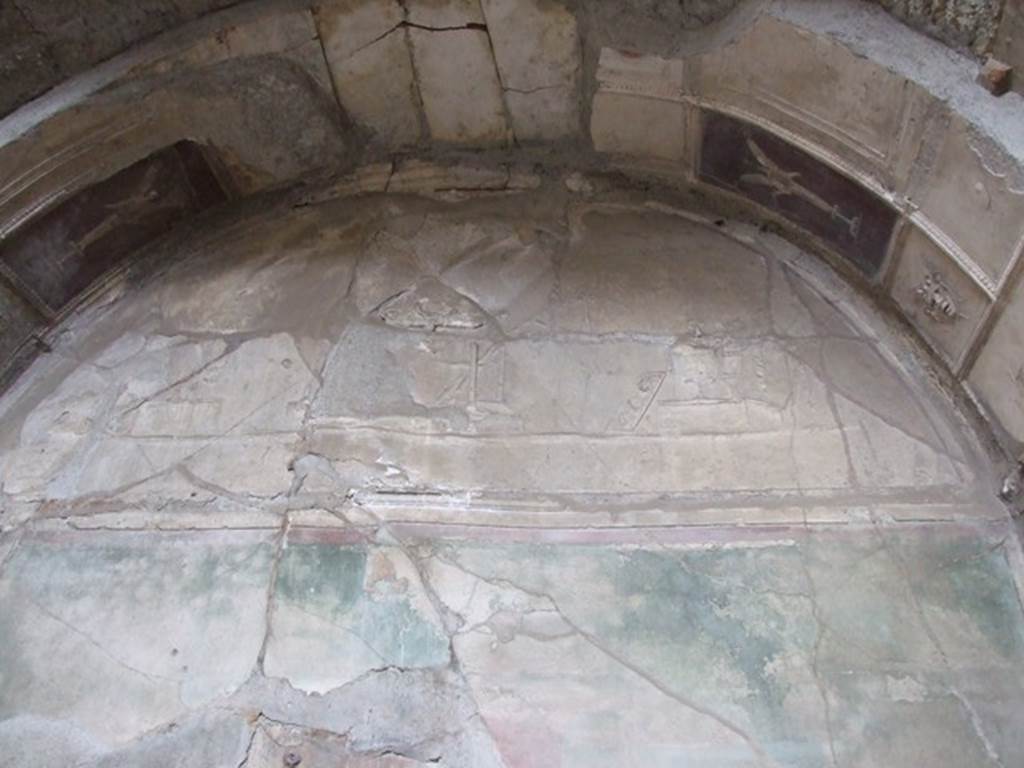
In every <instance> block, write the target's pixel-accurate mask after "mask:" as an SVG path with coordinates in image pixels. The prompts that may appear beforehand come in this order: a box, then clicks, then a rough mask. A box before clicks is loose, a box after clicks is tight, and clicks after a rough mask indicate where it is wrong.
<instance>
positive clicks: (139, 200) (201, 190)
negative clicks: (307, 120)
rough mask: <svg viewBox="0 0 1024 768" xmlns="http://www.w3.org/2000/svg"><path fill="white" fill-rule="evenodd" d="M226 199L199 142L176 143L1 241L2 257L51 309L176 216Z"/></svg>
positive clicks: (152, 235)
mask: <svg viewBox="0 0 1024 768" xmlns="http://www.w3.org/2000/svg"><path fill="white" fill-rule="evenodd" d="M224 198H225V194H224V192H223V190H222V189H221V188H220V187H219V186H218V184H217V182H216V179H215V177H214V175H213V173H212V171H211V169H210V167H209V164H208V163H207V162H206V159H205V158H204V156H203V154H202V151H201V150H200V148H199V147H198V146H196V145H195V144H192V143H191V142H180V143H178V144H176V145H174V146H171V147H167V148H166V149H163V150H160V151H159V152H156V153H154V154H152V155H150V156H149V157H147V158H145V159H144V160H140V161H139V162H137V163H135V164H134V165H131V166H129V167H127V168H125V169H124V170H122V171H119V172H118V173H116V174H115V175H113V176H111V177H110V178H108V179H106V180H104V181H101V182H99V183H97V184H94V185H93V186H91V187H88V188H87V189H84V190H82V191H81V192H79V193H77V194H76V195H74V196H73V197H71V198H69V199H68V200H65V201H64V202H62V203H61V204H60V205H58V206H57V207H56V208H54V209H53V210H51V211H49V212H47V213H46V214H44V215H43V216H40V217H39V218H36V219H34V220H32V221H31V222H29V223H28V224H27V225H26V226H25V227H22V228H21V229H19V230H18V231H17V232H15V233H14V234H12V235H11V236H10V237H9V238H8V239H7V240H5V241H4V242H3V243H0V260H2V261H3V263H4V265H6V267H7V268H8V271H9V272H10V273H12V274H13V277H14V278H15V279H16V281H17V282H19V283H20V284H21V285H22V286H24V287H25V288H28V289H29V290H30V291H31V292H32V293H34V294H35V296H36V298H38V299H40V300H41V301H42V302H43V303H45V304H46V306H47V307H49V308H50V309H51V310H54V311H56V310H59V309H60V308H62V307H63V306H65V305H66V304H67V303H68V302H69V301H71V300H72V299H73V298H74V297H75V296H77V295H78V294H79V293H81V292H82V291H83V290H85V289H86V288H87V287H88V286H89V285H90V284H91V283H92V282H93V281H94V280H96V278H98V277H100V276H101V275H102V274H104V273H105V272H107V271H109V270H110V269H112V268H113V267H116V266H118V265H119V264H121V263H122V262H124V261H125V259H127V258H128V257H129V256H130V255H131V254H133V253H135V252H139V253H140V254H141V253H143V252H144V249H142V246H144V245H145V244H146V243H147V242H149V241H151V240H152V239H153V238H155V237H157V236H159V235H161V234H163V233H164V232H166V231H167V230H168V229H170V228H171V227H172V226H173V225H174V224H175V222H177V221H179V220H180V219H182V218H184V217H186V216H189V215H192V214H194V213H196V212H198V211H200V210H202V209H204V208H207V207H209V206H211V205H214V204H216V203H217V202H220V201H222V200H223V199H224ZM140 249H141V250H140Z"/></svg>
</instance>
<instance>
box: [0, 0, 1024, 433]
mask: <svg viewBox="0 0 1024 768" xmlns="http://www.w3.org/2000/svg"><path fill="white" fill-rule="evenodd" d="M733 5H735V7H734V8H731V9H730V10H728V13H725V15H724V16H722V17H721V18H718V19H716V20H714V21H712V22H711V23H709V24H708V25H707V26H705V27H703V28H702V29H700V30H698V31H697V32H694V31H692V30H686V29H682V28H680V29H679V30H678V31H672V30H668V31H666V30H665V29H664V28H662V27H663V25H660V26H659V24H658V22H657V19H654V18H652V17H649V16H645V13H644V4H642V3H641V4H638V9H637V11H636V13H635V16H636V18H632V17H630V18H625V17H623V16H622V13H621V9H620V10H619V15H618V16H615V17H614V19H613V17H612V16H611V15H610V11H609V10H608V8H605V7H604V6H603V5H602V4H593V7H590V6H589V4H588V7H578V4H575V3H566V4H562V3H559V2H555V0H481V1H479V2H478V0H405V1H404V2H399V0H325V2H320V3H313V4H310V3H307V2H281V1H266V0H264V1H261V2H248V3H239V4H236V5H234V6H233V7H231V8H230V9H228V10H223V11H218V12H214V13H211V14H209V15H207V16H203V17H201V18H199V19H197V20H195V21H192V22H190V23H188V24H186V25H184V26H181V27H178V28H176V29H174V30H171V31H169V32H166V33H164V34H163V35H161V36H160V37H157V38H155V39H153V40H151V41H150V42H148V43H146V44H144V45H141V46H137V47H135V48H132V49H130V50H129V51H128V52H126V53H123V54H120V55H118V56H116V57H114V58H112V59H109V60H107V61H105V62H103V63H102V64H99V65H97V66H95V67H94V68H93V69H91V70H89V71H87V72H85V73H83V74H80V75H77V76H75V77H73V78H72V79H69V80H67V81H65V82H64V83H63V84H61V85H60V86H58V87H56V88H54V89H53V90H51V91H49V92H48V93H46V94H45V95H43V96H41V97H39V98H38V99H36V100H35V101H31V102H29V103H27V104H25V105H23V106H22V107H21V108H19V109H18V110H16V111H14V112H12V113H11V114H9V115H8V116H7V117H6V118H4V119H3V120H2V121H0V238H2V239H0V277H2V282H0V316H2V326H3V330H2V336H0V352H2V354H3V355H4V357H5V360H6V361H7V363H6V366H7V371H8V373H9V374H10V373H11V372H13V371H15V370H17V369H18V368H19V367H22V366H23V365H24V364H25V362H26V360H27V359H28V358H30V357H31V355H32V354H34V352H35V351H36V350H37V349H39V348H40V347H42V346H44V345H45V338H46V335H47V333H49V332H50V331H49V330H48V329H51V328H52V327H53V324H54V323H55V322H58V321H59V320H60V318H61V317H62V316H63V315H64V314H66V312H68V311H69V310H70V309H71V308H73V307H75V306H77V305H79V304H80V303H81V302H82V301H84V300H85V299H87V298H88V297H90V296H92V295H94V294H95V293H96V290H97V286H98V285H108V284H109V283H110V281H111V280H112V279H114V278H115V277H116V275H118V274H120V273H121V272H123V270H124V269H125V268H126V265H130V264H132V263H136V262H138V261H139V257H141V256H145V255H147V254H149V253H151V252H153V251H154V249H153V247H152V246H151V245H149V244H151V243H152V242H153V238H156V237H158V236H160V235H161V234H162V233H163V232H165V231H167V230H169V229H170V227H171V226H172V225H174V224H176V223H179V222H180V221H181V220H183V219H191V218H192V217H195V216H197V215H199V214H200V213H201V212H202V211H204V210H206V209H208V208H211V207H214V206H216V205H218V204H221V203H223V202H224V201H226V200H233V199H238V198H243V197H247V196H251V195H253V194H256V193H264V192H266V191H268V190H273V189H275V188H280V187H283V186H287V185H291V184H294V183H295V182H300V181H301V182H304V183H305V184H307V185H308V186H309V188H310V189H312V190H316V189H320V190H321V191H320V192H317V193H316V194H342V193H344V192H345V191H346V190H347V191H348V192H351V193H362V192H396V191H406V192H409V191H411V192H417V191H429V190H431V189H434V188H436V187H437V185H438V184H450V185H451V186H457V187H467V188H481V187H487V186H488V185H491V186H492V187H495V188H509V187H512V186H514V184H513V183H512V181H513V177H514V176H515V169H517V168H520V167H527V166H529V167H531V168H538V167H539V168H540V169H541V170H542V171H543V170H544V169H547V170H550V171H551V172H557V173H562V172H568V171H572V170H580V171H583V172H588V173H595V174H602V173H608V172H612V171H614V172H618V173H622V174H625V175H626V176H628V177H629V178H631V179H647V180H653V181H656V182H657V183H658V184H660V185H663V186H666V185H667V186H669V187H676V188H679V189H689V190H694V191H696V192H697V193H699V194H700V195H702V196H703V197H704V198H705V199H706V200H709V201H711V203H712V204H713V205H718V206H720V207H721V209H722V211H723V212H732V213H735V212H737V211H739V212H742V213H743V214H744V215H756V216H757V217H758V218H760V219H764V220H768V221H771V222H773V223H774V225H775V226H778V227H781V228H782V230H783V231H785V232H788V233H790V235H791V236H792V237H794V238H797V239H798V240H799V242H800V243H801V244H803V245H805V246H807V247H810V248H812V249H814V250H816V251H818V252H820V253H821V254H822V255H823V256H824V257H825V258H827V259H828V260H829V261H830V262H831V263H832V264H833V266H835V267H836V269H837V270H839V271H840V272H842V273H843V274H845V275H847V276H848V277H849V279H850V280H851V281H853V282H855V283H856V284H857V285H859V286H861V287H862V288H863V289H864V290H866V291H869V292H871V293H872V294H873V295H875V296H876V297H877V299H878V301H879V306H880V307H882V308H883V309H884V310H885V311H888V309H889V308H892V309H894V310H896V311H898V312H900V313H902V315H903V316H904V317H905V318H906V319H907V321H908V322H909V323H910V324H911V325H912V326H913V327H914V328H915V329H916V330H917V332H918V333H919V334H920V337H921V338H922V339H923V341H924V343H925V344H926V345H927V347H928V348H929V349H930V350H931V352H933V353H934V355H935V356H936V358H937V360H938V361H941V364H942V365H943V366H945V367H947V368H948V369H949V370H950V371H951V372H952V373H953V375H955V376H956V377H957V378H958V379H959V380H961V381H962V382H963V384H964V385H965V386H966V387H967V388H968V390H969V391H970V392H971V393H972V394H973V396H974V397H975V398H976V399H977V401H978V403H979V405H980V406H981V408H982V409H983V411H984V412H985V413H986V415H987V416H988V417H989V418H990V419H991V421H992V423H993V425H994V426H995V427H996V429H997V431H998V432H999V433H1000V436H1001V437H1002V438H1004V440H1005V442H1006V444H1007V446H1008V447H1009V448H1010V449H1011V450H1017V449H1018V448H1019V446H1020V444H1021V443H1022V442H1024V288H1022V287H1020V286H1019V282H1020V280H1019V273H1020V271H1021V269H1022V267H1021V266H1020V262H1021V256H1022V251H1024V167H1022V164H1024V99H1022V98H1021V97H1020V96H1019V95H1018V94H1015V93H1011V94H1008V95H1006V96H1003V97H1001V98H996V97H993V96H991V95H990V94H988V93H987V92H985V91H984V90H983V89H981V88H980V87H979V86H978V85H976V83H975V78H976V76H977V73H978V68H979V64H978V62H977V61H975V60H973V59H971V58H967V57H966V56H962V55H960V54H957V53H954V52H952V51H951V50H950V49H949V48H947V47H945V46H944V45H943V44H942V43H940V42H938V41H935V40H932V39H929V38H926V37H924V36H922V35H920V34H919V33H917V32H915V31H913V30H911V29H909V28H907V27H904V26H902V25H901V24H900V23H899V22H897V21H896V20H895V19H894V18H893V17H892V16H890V15H888V14H886V13H885V12H884V11H882V10H881V9H879V8H877V7H875V6H872V5H870V4H865V3H860V2H855V1H854V0H847V1H838V2H831V1H829V2H820V3H819V2H816V3H803V2H792V1H791V2H787V1H786V0H776V1H774V2H768V1H767V0H766V1H764V2H754V1H751V2H745V3H739V4H733ZM1011 15H1012V14H1011ZM613 20H614V23H613ZM417 158H418V159H417ZM422 160H429V161H430V162H431V163H433V165H430V164H423V163H422V162H420V161H422ZM452 165H458V166H459V167H460V170H458V171H457V172H455V171H452V172H447V171H445V170H444V167H445V166H452ZM474 169H475V170H474ZM510 169H512V170H510ZM453 174H454V176H456V177H457V180H456V181H454V182H452V181H451V178H452V175H453ZM338 178H341V179H342V181H341V182H338V181H337V179H338ZM332 179H334V180H335V181H334V185H333V186H328V187H326V188H324V187H322V186H321V187H318V186H317V185H322V184H323V183H325V182H327V181H329V180H332ZM346 179H347V181H346ZM495 179H497V180H495ZM442 180H447V181H442ZM432 185H433V186H432ZM323 189H326V190H327V191H326V192H324V191H323ZM311 194H313V193H311ZM152 266H153V264H152V263H150V262H146V268H147V269H149V268H151V267H152Z"/></svg>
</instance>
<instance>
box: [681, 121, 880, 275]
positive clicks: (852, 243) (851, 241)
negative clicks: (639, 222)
mask: <svg viewBox="0 0 1024 768" xmlns="http://www.w3.org/2000/svg"><path fill="white" fill-rule="evenodd" d="M702 117H703V126H704V130H703V143H702V145H701V162H700V178H701V180H703V181H706V182H708V183H710V184H714V185H715V186H718V187H722V188H723V189H728V190H730V191H732V192H736V193H738V194H740V195H742V196H744V197H746V198H748V199H750V200H752V201H754V202H756V203H759V204H760V205H763V206H764V207H765V208H768V209H770V210H772V211H775V212H777V213H779V214H780V215H782V216H784V217H785V218H786V219H788V220H789V221H791V222H793V223H794V224H796V225H797V226H799V227H801V228H802V229H805V230H807V231H808V232H810V233H812V234H814V235H817V236H818V237H819V238H821V239H822V240H824V241H825V243H827V244H828V245H829V246H831V248H832V249H833V250H835V251H836V252H837V253H838V254H840V255H841V256H843V257H845V258H846V259H847V261H849V262H850V263H851V264H852V265H854V266H855V267H856V268H857V269H858V270H860V271H861V272H863V273H864V274H866V275H868V276H874V275H876V274H877V273H878V270H879V269H880V268H881V266H882V262H883V261H884V260H885V253H886V249H887V247H888V243H889V238H890V237H891V235H892V230H893V227H895V225H896V220H897V214H896V211H894V210H893V209H892V208H891V207H889V205H887V204H886V203H885V201H884V200H881V199H880V198H879V197H877V196H876V195H875V194H874V193H872V192H871V191H869V190H868V189H866V188H865V187H863V186H861V185H860V184H858V183H857V182H855V181H853V180H852V179H850V178H847V177H846V176H844V175H842V174H841V173H839V172H837V171H835V170H834V169H832V168H830V167H829V166H827V165H825V164H824V163H822V162H821V161H820V160H818V159H816V158H814V157H812V156H811V155H809V154H807V153H806V152H804V151H803V150H800V149H797V148H796V147H794V146H793V145H792V144H789V143H788V142H786V141H784V140H783V139H781V138H779V137H777V136H775V135H773V134H771V133H769V132H767V131H765V130H762V129H761V128H758V127H757V126H754V125H751V124H750V123H747V122H744V121H742V120H739V119H736V118H734V117H730V116H728V115H723V114H721V113H719V112H712V111H707V110H706V111H704V112H703V115H702Z"/></svg>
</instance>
